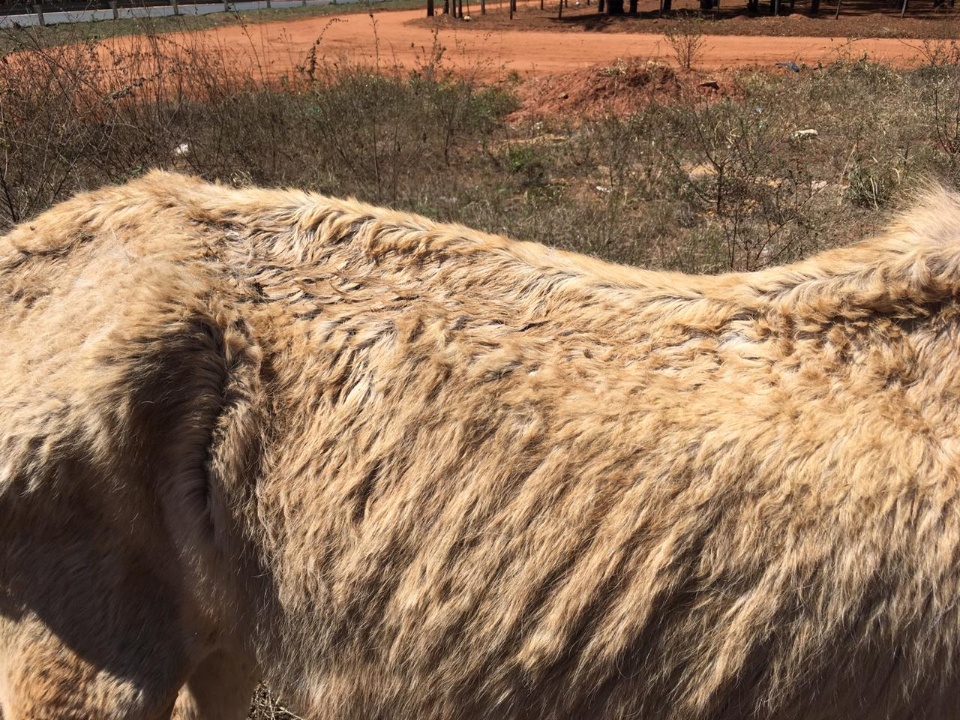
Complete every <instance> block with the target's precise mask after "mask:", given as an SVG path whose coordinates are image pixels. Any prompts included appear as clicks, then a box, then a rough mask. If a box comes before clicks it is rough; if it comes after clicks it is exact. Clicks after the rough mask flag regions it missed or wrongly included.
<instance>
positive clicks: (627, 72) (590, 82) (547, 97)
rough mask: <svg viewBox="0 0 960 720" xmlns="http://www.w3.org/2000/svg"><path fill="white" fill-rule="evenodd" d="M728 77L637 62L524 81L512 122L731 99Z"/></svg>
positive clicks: (632, 60)
mask: <svg viewBox="0 0 960 720" xmlns="http://www.w3.org/2000/svg"><path fill="white" fill-rule="evenodd" d="M733 85H734V83H733V81H732V79H729V78H718V77H715V76H705V75H702V74H699V73H693V72H683V71H678V70H676V69H674V68H672V67H670V66H668V65H662V64H660V63H656V62H653V61H650V60H643V59H640V58H627V59H620V60H616V61H614V62H613V63H612V64H603V65H595V66H592V67H588V68H582V69H580V70H573V71H570V72H564V73H554V74H550V75H545V76H542V77H532V78H528V79H527V80H526V81H525V82H523V83H522V84H521V85H520V87H519V88H518V89H517V94H518V95H519V97H520V103H521V107H520V109H519V110H518V111H517V112H515V113H514V114H513V116H512V117H511V119H513V120H517V121H519V120H526V119H528V118H532V119H536V118H542V117H551V116H564V117H567V118H572V119H577V118H584V119H586V118H597V117H603V116H606V115H619V116H623V115H629V114H631V113H634V112H636V111H638V110H640V109H641V108H643V107H645V106H646V105H648V104H650V103H651V102H653V101H657V102H664V103H669V102H674V101H676V100H679V99H681V98H686V99H689V98H690V97H691V96H694V95H696V96H704V97H705V99H707V100H709V99H713V98H719V97H722V96H724V95H727V94H730V92H731V91H732V90H733Z"/></svg>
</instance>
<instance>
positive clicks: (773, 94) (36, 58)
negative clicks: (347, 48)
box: [0, 28, 960, 720]
mask: <svg viewBox="0 0 960 720" xmlns="http://www.w3.org/2000/svg"><path fill="white" fill-rule="evenodd" d="M678 37H680V40H678V42H679V43H680V45H679V48H680V49H679V50H677V49H676V48H675V51H676V52H677V56H678V59H679V60H680V65H681V66H683V67H687V68H690V67H695V65H696V57H697V47H698V45H697V43H698V42H700V41H702V36H701V35H698V34H696V32H695V28H694V30H692V31H691V32H690V33H689V34H685V35H682V36H678ZM5 42H7V43H9V44H12V45H13V46H15V48H16V49H17V51H18V52H17V53H16V54H8V55H5V56H3V57H2V58H0V230H6V229H8V228H9V227H10V226H11V225H12V224H13V223H16V222H19V221H23V220H27V219H29V218H30V217H32V216H34V215H36V214H37V213H39V212H41V211H42V210H44V209H45V208H47V207H49V206H50V205H52V204H53V203H55V202H57V201H59V200H61V199H63V198H65V197H67V196H69V195H70V194H72V193H74V192H76V191H78V190H82V189H84V188H90V187H94V186H98V185H101V184H103V183H111V182H120V181H123V180H125V179H127V178H129V177H131V176H134V175H137V174H139V173H142V172H143V171H144V170H145V169H147V168H150V167H168V168H176V169H180V170H186V171H190V172H194V173H196V174H198V175H201V176H203V177H206V178H209V179H219V180H221V181H225V182H233V183H251V182H252V183H257V184H264V185H294V186H299V187H304V188H311V189H314V190H317V191H320V192H323V193H330V194H336V195H355V196H357V197H359V198H361V199H363V200H368V201H371V202H375V203H381V204H390V205H393V206H396V207H400V208H404V209H409V210H413V211H416V212H420V213H423V214H425V215H428V216H431V217H434V218H437V219H440V220H445V221H457V222H462V223H464V224H467V225H470V226H474V227H478V228H482V229H486V230H489V231H492V232H498V233H506V234H509V235H512V236H515V237H520V238H524V239H529V240H537V241H541V242H544V243H548V244H552V245H557V246H561V247H564V248H567V249H571V250H577V251H581V252H587V253H591V254H594V255H598V256H601V257H605V258H608V259H611V260H615V261H620V262H627V263H637V264H644V265H647V266H651V267H665V268H672V269H679V270H685V271H724V270H731V269H733V270H750V269H755V268H759V267H763V266H765V265H769V264H773V263H780V262H786V261H790V260H793V259H795V258H798V257H800V256H805V255H809V254H810V253H812V252H814V251H816V250H819V249H821V248H823V247H825V246H830V245H837V244H845V243H848V242H850V241H851V240H853V239H856V238H859V237H861V236H863V234H864V233H866V232H868V231H869V230H870V229H871V228H873V227H875V226H877V225H879V224H880V223H881V222H882V220H883V218H882V215H883V212H882V211H885V210H887V209H889V208H891V207H892V206H893V205H895V204H896V203H897V202H898V201H899V199H901V198H903V197H905V196H906V195H907V194H908V193H909V191H910V190H911V189H912V188H913V187H914V186H915V185H916V184H917V183H919V182H921V181H923V180H925V179H927V178H931V177H932V178H939V179H942V180H945V181H947V182H948V183H956V182H957V181H960V162H958V158H960V65H958V56H957V53H956V52H955V48H953V50H951V47H950V46H946V47H944V48H940V47H937V48H933V47H932V46H931V54H930V57H929V62H928V63H927V64H926V65H925V66H923V67H920V68H917V69H915V70H910V71H895V70H891V69H889V68H886V67H883V66H880V65H876V64H872V63H870V62H867V61H866V60H863V59H860V60H856V59H854V60H844V61H841V62H838V63H836V64H834V65H831V66H828V67H823V68H817V69H814V68H802V71H801V72H799V73H789V74H784V75H773V74H768V73H746V74H743V75H740V76H739V77H737V79H736V82H735V85H734V86H732V87H727V88H726V90H725V93H722V94H714V95H705V94H704V93H698V92H680V91H679V90H678V91H677V93H674V94H671V95H670V96H669V97H660V96H655V95H651V96H649V97H648V98H647V100H646V101H645V104H644V105H643V106H642V107H640V109H639V110H637V111H636V112H634V113H632V114H629V115H622V114H618V113H615V112H612V111H611V112H608V113H606V114H604V113H603V112H599V113H597V112H593V113H592V114H591V115H590V116H589V117H588V116H583V117H580V118H573V117H569V116H568V117H558V116H554V115H548V116H543V117H535V116H534V114H532V113H530V112H525V113H524V114H523V118H524V119H523V120H516V117H517V116H516V115H512V113H513V112H514V111H515V110H517V108H518V105H519V100H518V94H517V84H518V83H520V82H521V80H520V79H519V78H517V77H512V78H510V79H509V80H507V81H505V82H504V83H502V84H499V85H493V86H489V85H483V84H482V83H481V82H479V81H478V80H477V78H476V77H471V76H470V75H464V74H462V73H461V74H458V73H454V72H453V71H452V70H451V69H449V68H448V67H447V66H446V65H445V64H444V62H443V52H442V49H440V48H436V49H435V50H436V52H434V53H433V54H432V55H430V56H429V57H428V58H426V59H425V60H424V62H423V63H422V64H421V66H420V67H418V68H416V69H414V70H413V71H408V70H404V69H402V68H399V67H392V66H391V67H385V68H380V71H379V72H375V71H373V70H371V69H369V68H364V67H361V66H358V65H355V64H352V63H349V62H340V61H338V62H331V61H327V60H324V59H323V58H321V57H319V56H318V53H316V52H314V53H312V54H311V55H310V56H308V57H306V58H304V60H303V62H302V63H301V66H300V68H299V70H298V71H296V72H294V73H291V74H289V75H284V76H280V77H276V76H268V75H267V74H266V73H264V72H263V71H262V70H260V69H258V68H257V67H256V63H254V66H253V67H239V66H236V65H234V64H231V62H230V61H229V60H228V59H227V57H226V56H225V55H223V54H222V51H220V50H214V49H210V48H208V47H201V46H190V45H184V44H178V43H184V42H189V41H184V40H179V41H177V42H174V41H173V40H170V39H167V38H164V36H162V35H151V36H145V37H143V38H142V39H141V40H140V41H139V42H138V43H137V44H136V45H135V46H134V49H133V51H127V52H124V53H123V54H120V53H119V52H118V51H116V50H115V49H113V47H112V46H111V45H110V44H104V43H100V42H95V41H88V42H86V43H83V44H80V45H70V46H56V47H45V43H44V42H41V41H40V40H38V39H37V36H36V35H34V34H32V33H31V32H29V31H21V32H19V33H17V34H16V35H15V37H11V36H8V37H7V38H6V40H5ZM104 68H108V69H109V72H105V71H104ZM617 68H618V69H617V70H616V72H617V80H618V82H617V84H616V88H617V92H632V91H634V90H636V89H637V88H638V87H640V85H639V84H638V83H639V81H638V83H631V81H630V77H623V76H624V75H625V74H626V75H628V74H629V73H632V72H636V73H646V75H644V77H651V76H654V75H656V77H657V78H658V82H661V81H662V80H663V78H662V77H660V76H661V75H662V74H663V73H666V72H671V73H672V72H673V71H672V70H669V68H663V67H662V66H656V70H657V73H653V72H652V70H651V67H650V65H649V64H642V63H635V64H632V65H631V64H626V65H622V66H621V65H618V66H617ZM671 87H672V86H671ZM641 89H642V88H641ZM613 100H614V99H613V98H606V99H604V100H602V101H601V102H608V101H609V102H610V106H609V107H610V108H611V109H612V108H614V107H616V103H614V102H613ZM596 109H597V108H592V110H594V111H596ZM601 109H602V107H601ZM878 211H881V212H878ZM255 717H256V718H259V719H260V720H266V719H267V718H273V719H274V720H279V719H281V718H291V717H294V716H293V715H290V714H288V713H287V711H285V710H284V709H283V708H282V707H281V706H280V705H277V704H275V703H274V702H273V701H272V700H270V698H269V697H268V696H267V695H265V694H261V695H259V696H258V699H257V704H256V707H255Z"/></svg>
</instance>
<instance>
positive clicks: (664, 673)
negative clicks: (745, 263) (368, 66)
mask: <svg viewBox="0 0 960 720" xmlns="http://www.w3.org/2000/svg"><path fill="white" fill-rule="evenodd" d="M958 311H960V199H958V198H956V197H954V196H952V195H949V194H947V193H945V192H936V193H932V194H931V196H930V197H929V198H928V199H927V200H926V201H925V203H923V204H922V205H921V206H920V207H919V209H917V210H916V211H914V212H913V213H912V214H908V215H906V216H905V217H904V218H902V219H901V220H900V221H899V222H898V223H897V224H896V225H895V226H894V227H893V228H892V229H891V230H890V231H889V232H888V233H886V234H885V235H884V236H882V237H880V238H877V239H874V240H870V241H868V242H866V243H863V244H860V245H857V246H854V247H851V248H848V249H843V250H837V251H832V252H828V253H824V254H822V255H819V256H817V257H815V258H813V259H812V260H809V261H806V262H802V263H799V264H796V265H793V266H790V267H784V268H776V269H772V270H768V271H764V272H758V273H753V274H744V275H725V276H721V277H690V276H683V275H678V274H666V273H653V272H645V271H642V270H634V269H628V268H624V267H616V266H613V265H608V264H605V263H602V262H599V261H596V260H591V259H588V258H585V257H580V256H576V255H571V254H565V253H561V252H558V251H554V250H550V249H547V248H544V247H541V246H539V245H532V244H524V243H518V242H513V241H510V240H507V239H505V238H500V237H493V236H488V235H482V234H480V233H477V232H473V231H471V230H468V229H466V228H462V227H457V226H450V225H438V224H435V223H432V222H430V221H428V220H425V219H423V218H419V217H415V216H411V215H407V214H402V213H396V212H390V211H387V210H382V209H377V208H373V207H368V206H366V205H362V204H359V203H356V202H350V201H339V200H331V199H328V198H323V197H318V196H313V195H307V194H304V193H300V192H282V191H268V190H255V189H251V190H233V189H229V188H225V187H221V186H214V185H206V184H203V183H201V182H199V181H197V180H193V179H190V178H185V177H180V176H176V175H169V174H162V173H153V174H150V175H148V176H147V177H145V178H143V179H141V180H137V181H135V182H132V183H130V184H128V185H126V186H123V187H119V188H109V189H105V190H101V191H98V192H94V193H88V194H85V195H81V196H78V197H77V198H75V199H74V200H71V201H69V202H67V203H64V204H62V205H60V206H58V207H56V208H54V209H53V210H51V211H50V212H48V213H46V214H44V215H42V216H41V217H39V218H37V219H35V220H33V221H32V222H29V223H27V224H24V225H22V226H20V227H18V228H16V229H15V230H14V231H13V232H12V233H10V234H9V235H7V236H6V237H3V238H0V342H2V349H3V352H2V354H0V706H2V712H3V714H4V717H5V718H7V720H22V719H24V718H30V719H31V720H33V719H37V718H58V719H59V718H88V717H96V718H138V719H139V718H148V719H151V720H152V719H159V718H165V717H168V716H169V715H170V713H171V712H173V706H174V703H175V700H176V697H177V693H178V690H180V689H181V688H183V689H182V690H180V696H179V697H180V700H179V703H178V706H177V710H176V711H175V714H176V715H177V716H180V717H203V718H241V717H243V715H244V713H245V710H246V705H247V703H248V701H249V699H250V694H251V692H252V689H253V687H254V685H255V684H256V682H257V681H258V680H259V679H261V678H264V679H266V680H267V681H268V682H269V683H271V684H272V685H273V686H274V687H276V688H277V689H279V690H280V691H281V692H282V693H284V694H285V695H287V696H288V697H289V698H291V699H292V700H294V702H295V704H296V705H299V707H300V708H302V713H303V714H305V715H308V716H309V717H316V718H323V719H330V720H339V719H356V720H360V719H370V718H384V719H385V718H437V719H441V718H451V719H452V718H465V719H469V718H497V719H503V720H506V719H512V718H515V719H518V720H519V719H521V718H522V719H530V720H538V719H548V718H550V719H558V718H643V719H651V720H659V719H664V720H666V719H674V720H698V719H706V718H711V719H718V720H719V719H732V718H778V719H783V720H791V719H794V718H797V719H799V718H805V719H811V720H812V719H814V718H816V719H827V718H836V719H838V720H839V719H843V718H889V719H894V718H904V719H906V718H955V717H960V663H958V657H957V653H958V642H960V604H958V603H960V588H958V584H960V497H958V491H960V478H958V467H960V463H958V460H960V457H958V455H960V417H958V416H960V312H958Z"/></svg>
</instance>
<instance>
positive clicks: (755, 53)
mask: <svg viewBox="0 0 960 720" xmlns="http://www.w3.org/2000/svg"><path fill="white" fill-rule="evenodd" d="M476 1H477V0H473V5H474V7H473V8H472V9H473V10H474V12H476V11H477V9H478V7H477V6H476ZM647 4H649V0H648V2H647ZM489 6H490V10H489V12H488V15H487V16H486V18H484V19H481V20H479V21H474V22H460V21H451V20H450V19H448V18H442V17H441V18H437V19H435V20H432V21H427V20H426V19H425V18H424V11H423V10H416V11H395V12H379V13H373V14H371V15H366V14H361V13H355V14H345V15H341V16H337V17H334V18H332V19H331V18H330V17H318V18H307V19H302V20H296V21H292V22H285V23H264V24H262V25H247V26H232V27H225V28H217V29H213V30H204V31H199V32H198V33H194V34H192V36H191V37H190V38H189V39H187V38H183V40H184V42H185V44H187V45H192V44H193V43H194V42H197V41H201V42H203V43H214V44H217V45H220V46H222V47H225V48H229V49H230V50H231V51H234V52H236V53H238V56H240V55H248V56H252V55H255V56H257V63H258V65H259V70H260V71H261V72H263V73H264V74H266V75H276V74H279V73H280V72H283V71H287V70H289V69H291V68H292V67H294V66H295V65H298V64H301V63H303V61H304V58H305V56H306V54H307V52H308V51H309V50H310V48H311V47H312V46H314V44H315V43H318V41H319V44H317V55H318V57H320V58H325V59H326V60H329V61H337V60H349V61H354V62H368V63H379V64H380V66H381V67H385V66H390V65H394V64H399V65H402V66H404V67H408V68H412V67H415V66H416V65H417V64H418V63H420V62H422V61H423V60H424V59H425V58H426V57H428V56H429V55H430V54H431V52H432V48H435V47H437V45H435V43H439V46H442V47H443V48H444V62H445V63H446V64H448V65H452V66H454V67H457V68H460V69H466V70H475V71H479V72H480V73H481V74H482V75H483V76H485V77H486V78H487V79H497V78H502V77H505V76H506V75H507V74H509V73H511V72H515V73H519V74H520V75H523V76H543V75H556V74H558V73H563V72H568V71H571V70H578V69H584V68H588V67H593V66H596V65H603V64H606V63H614V62H615V61H616V60H617V59H618V58H640V59H642V60H644V61H646V60H654V61H657V62H660V63H667V64H670V63H673V53H672V51H671V49H670V46H669V44H668V43H667V42H666V40H665V37H664V36H663V35H662V34H657V33H649V32H641V33H635V32H590V31H589V29H588V28H586V27H584V28H581V31H580V32H575V31H568V32H557V31H556V29H555V28H554V27H553V26H550V25H547V26H546V28H547V29H537V28H536V27H534V25H536V24H537V22H541V23H542V22H547V21H546V20H544V19H541V20H539V21H536V22H533V23H531V22H530V21H529V18H531V17H533V15H534V14H536V15H540V16H541V17H542V18H543V17H545V14H544V13H542V12H541V11H540V10H539V3H537V4H536V6H534V5H533V4H530V5H527V7H526V8H524V9H523V11H522V12H523V13H525V14H526V15H527V16H528V22H525V23H521V24H520V25H519V26H518V29H512V28H510V26H509V25H508V24H507V23H506V21H504V20H500V19H498V16H499V15H500V13H501V12H505V11H501V10H499V9H498V8H497V6H496V5H495V4H494V2H489ZM950 15H951V18H950V22H951V23H952V22H954V21H955V17H956V16H955V15H954V14H953V13H951V14H950ZM883 17H884V18H885V19H884V20H883V21H884V22H889V23H891V24H893V23H895V21H898V20H899V17H895V18H893V19H889V15H885V16H883ZM518 19H519V18H518ZM767 19H772V20H775V21H778V22H791V20H789V19H788V18H767ZM753 20H758V21H762V20H764V18H754V19H751V18H743V17H741V18H732V19H728V20H725V21H723V22H726V23H741V24H744V26H745V27H746V26H747V25H748V24H749V23H751V22H752V21H753ZM797 21H799V20H797ZM647 22H648V23H649V22H655V21H650V20H648V21H647ZM485 25H487V27H485ZM644 27H656V26H655V25H653V26H651V25H647V26H644ZM474 28H476V29H474ZM171 39H172V38H171ZM113 42H115V43H117V44H122V43H123V42H124V39H123V38H119V39H117V40H115V41H112V43H113ZM112 43H111V44H112ZM928 53H929V47H924V44H923V43H922V41H919V40H903V39H896V38H860V39H852V38H844V37H803V36H792V37H769V36H750V35H746V34H745V35H706V36H705V37H704V47H703V50H702V53H701V54H700V56H699V58H698V59H697V62H696V64H695V66H696V67H697V68H698V69H700V70H702V71H706V72H711V71H722V70H730V69H733V68H739V67H751V66H759V67H768V68H774V63H775V62H777V61H794V62H796V63H798V64H806V65H812V66H816V65H817V63H821V62H822V63H824V64H826V63H831V62H834V61H836V60H838V59H840V58H844V57H848V58H858V57H860V56H862V55H864V54H866V55H867V56H868V57H869V58H870V59H871V60H875V61H880V62H885V63H890V64H892V65H895V66H901V67H902V66H909V65H913V64H916V63H918V62H921V61H923V60H924V59H925V58H926V54H928ZM248 59H249V58H248Z"/></svg>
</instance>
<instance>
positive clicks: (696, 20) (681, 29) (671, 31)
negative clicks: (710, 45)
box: [664, 17, 706, 70]
mask: <svg viewBox="0 0 960 720" xmlns="http://www.w3.org/2000/svg"><path fill="white" fill-rule="evenodd" d="M664 35H665V36H666V38H667V44H668V45H669V46H670V49H671V50H672V51H673V56H674V58H675V59H676V61H677V64H678V65H679V66H680V67H681V68H683V69H684V70H691V69H693V66H694V65H695V64H697V63H698V62H699V61H700V58H701V57H702V55H703V51H704V49H705V48H706V39H705V38H704V34H703V19H702V18H700V17H688V18H683V19H681V20H680V21H678V22H677V23H675V24H673V25H671V26H670V27H669V28H668V29H667V30H666V32H665V33H664Z"/></svg>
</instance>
